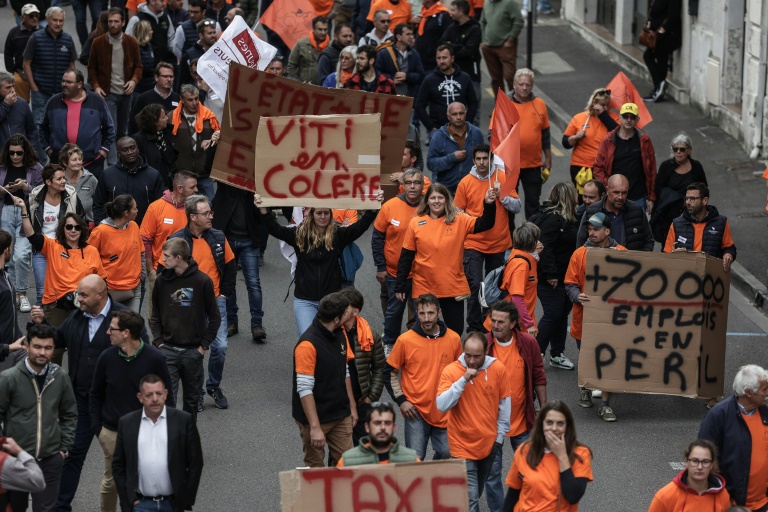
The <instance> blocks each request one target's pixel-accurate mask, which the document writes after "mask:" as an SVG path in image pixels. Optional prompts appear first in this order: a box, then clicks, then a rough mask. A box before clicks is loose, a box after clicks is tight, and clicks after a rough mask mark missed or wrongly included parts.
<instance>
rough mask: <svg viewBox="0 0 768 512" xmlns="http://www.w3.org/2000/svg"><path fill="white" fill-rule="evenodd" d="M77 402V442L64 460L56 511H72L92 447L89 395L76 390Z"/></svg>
mask: <svg viewBox="0 0 768 512" xmlns="http://www.w3.org/2000/svg"><path fill="white" fill-rule="evenodd" d="M75 403H76V404H77V426H76V427H75V442H74V444H73V445H72V448H70V449H69V455H68V456H67V459H66V460H65V461H64V467H63V468H62V470H61V485H60V487H59V501H58V503H57V504H56V512H71V511H72V500H73V499H74V498H75V493H77V487H78V485H80V474H81V473H82V471H83V464H84V463H85V457H86V456H87V455H88V450H89V449H90V448H91V442H92V441H93V430H92V429H91V416H90V413H89V412H88V395H87V394H86V395H80V394H79V393H77V392H75Z"/></svg>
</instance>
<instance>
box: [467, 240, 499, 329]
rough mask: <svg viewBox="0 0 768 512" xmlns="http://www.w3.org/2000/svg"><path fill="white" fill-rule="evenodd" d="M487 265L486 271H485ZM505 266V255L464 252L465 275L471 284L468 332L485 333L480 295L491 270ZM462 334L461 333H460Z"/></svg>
mask: <svg viewBox="0 0 768 512" xmlns="http://www.w3.org/2000/svg"><path fill="white" fill-rule="evenodd" d="M483 264H485V270H483ZM503 264H504V253H503V252H498V253H494V254H485V253H482V252H480V251H475V250H473V249H465V250H464V274H465V275H466V276H467V284H469V298H468V299H467V332H470V331H478V332H485V328H484V327H483V320H485V319H484V318H483V308H482V306H481V305H480V299H479V297H478V293H479V292H480V284H481V283H482V282H483V278H485V276H486V275H488V273H489V272H490V271H491V270H494V269H496V268H499V267H500V266H502V265H503ZM459 334H461V333H459Z"/></svg>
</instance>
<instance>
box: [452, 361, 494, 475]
mask: <svg viewBox="0 0 768 512" xmlns="http://www.w3.org/2000/svg"><path fill="white" fill-rule="evenodd" d="M465 373H467V368H466V367H465V366H464V365H463V364H461V363H460V362H459V361H454V362H453V363H452V364H449V365H448V366H446V367H445V368H444V369H443V373H442V375H441V376H440V384H439V385H438V387H437V394H438V395H440V394H442V393H443V392H444V391H446V390H447V389H449V388H450V387H451V386H452V385H453V383H454V382H456V381H457V380H459V379H461V378H463V377H464V374H465ZM508 396H509V381H508V380H507V372H506V371H505V370H504V365H503V364H501V363H499V362H498V361H493V362H492V363H491V364H490V365H489V366H488V368H486V369H485V370H480V371H479V374H478V375H477V377H475V378H474V379H473V380H472V382H468V383H467V385H466V386H465V387H464V392H462V394H461V398H459V401H458V402H457V403H456V405H454V406H453V408H451V410H450V411H448V413H447V414H448V447H449V448H450V450H451V457H455V458H457V459H469V460H480V459H484V458H486V457H487V456H488V454H490V453H491V450H492V449H493V443H495V442H496V433H497V430H498V420H499V402H500V401H501V400H502V399H503V398H507V397H508Z"/></svg>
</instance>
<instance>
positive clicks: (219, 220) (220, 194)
mask: <svg viewBox="0 0 768 512" xmlns="http://www.w3.org/2000/svg"><path fill="white" fill-rule="evenodd" d="M238 203H240V204H241V205H242V207H243V209H244V210H245V212H244V214H245V218H246V219H250V222H248V234H249V236H250V239H251V244H253V245H252V246H253V247H254V248H256V247H260V246H261V243H262V238H263V237H262V236H261V229H260V226H261V222H262V221H261V213H260V212H259V209H258V208H256V207H255V206H254V205H253V192H249V191H247V190H242V189H239V188H237V187H233V186H232V185H227V184H226V183H219V184H218V188H217V189H216V195H215V196H213V202H212V203H211V209H212V210H213V211H215V212H216V216H215V217H214V218H213V227H214V229H218V230H221V231H223V232H224V234H225V235H226V234H227V224H229V219H230V218H232V214H233V213H234V211H235V207H236V206H237V205H238Z"/></svg>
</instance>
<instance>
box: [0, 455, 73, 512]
mask: <svg viewBox="0 0 768 512" xmlns="http://www.w3.org/2000/svg"><path fill="white" fill-rule="evenodd" d="M37 465H38V466H40V469H41V470H42V472H43V477H44V478H45V490H43V491H40V492H35V493H32V512H43V511H48V510H53V509H54V508H55V507H56V500H57V499H58V497H59V482H60V481H61V468H62V466H63V465H64V457H62V456H61V454H60V453H54V454H53V455H51V456H50V457H45V458H44V459H40V460H38V461H37ZM8 499H9V501H10V503H11V510H12V511H13V512H24V511H25V510H27V505H28V504H29V493H28V492H21V491H9V492H8Z"/></svg>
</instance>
